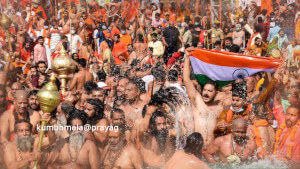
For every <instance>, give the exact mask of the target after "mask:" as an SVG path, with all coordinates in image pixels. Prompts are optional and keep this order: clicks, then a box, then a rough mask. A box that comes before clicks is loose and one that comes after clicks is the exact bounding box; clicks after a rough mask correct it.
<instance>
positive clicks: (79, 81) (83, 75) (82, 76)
mask: <svg viewBox="0 0 300 169" xmlns="http://www.w3.org/2000/svg"><path fill="white" fill-rule="evenodd" d="M78 69H79V72H78V73H76V74H75V76H74V78H73V81H72V83H71V85H70V89H69V90H81V89H82V87H83V86H84V84H85V83H86V82H87V81H92V80H93V74H92V73H91V72H89V71H88V70H86V60H85V59H83V58H81V59H79V64H78Z"/></svg>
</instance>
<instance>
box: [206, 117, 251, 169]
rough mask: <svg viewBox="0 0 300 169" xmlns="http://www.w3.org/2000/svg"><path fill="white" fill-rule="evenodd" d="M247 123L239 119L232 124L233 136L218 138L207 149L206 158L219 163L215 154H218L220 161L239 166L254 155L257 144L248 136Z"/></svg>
mask: <svg viewBox="0 0 300 169" xmlns="http://www.w3.org/2000/svg"><path fill="white" fill-rule="evenodd" d="M246 132H247V121H246V120H245V119H242V118H237V119H235V120H234V121H233V123H232V134H228V135H226V136H221V137H218V138H216V139H215V140H214V141H213V142H212V143H211V144H210V145H209V146H208V148H207V150H206V153H205V158H206V159H207V160H208V161H209V162H211V163H217V161H216V160H215V158H214V154H216V153H217V152H218V156H219V157H220V160H221V161H222V162H225V163H230V164H239V163H240V162H241V161H245V160H247V159H248V158H249V157H251V156H253V155H254V151H255V150H256V144H255V142H254V141H253V140H252V139H249V138H248V137H247V135H246Z"/></svg>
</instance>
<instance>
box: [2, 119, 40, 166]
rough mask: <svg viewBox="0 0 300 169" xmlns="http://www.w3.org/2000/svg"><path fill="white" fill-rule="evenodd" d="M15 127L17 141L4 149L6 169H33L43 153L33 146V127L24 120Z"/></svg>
mask: <svg viewBox="0 0 300 169" xmlns="http://www.w3.org/2000/svg"><path fill="white" fill-rule="evenodd" d="M15 127H16V138H15V141H14V142H9V143H8V144H7V145H6V146H5V149H4V162H5V165H6V168H7V169H16V168H25V167H26V168H27V167H28V168H33V166H34V163H35V161H36V160H38V161H39V160H40V159H41V155H42V153H41V152H40V151H38V150H37V149H36V147H34V146H33V145H34V137H33V135H32V125H31V124H30V122H29V121H27V120H24V119H22V120H20V121H18V122H16V124H15ZM33 147H34V148H33ZM38 168H40V167H38Z"/></svg>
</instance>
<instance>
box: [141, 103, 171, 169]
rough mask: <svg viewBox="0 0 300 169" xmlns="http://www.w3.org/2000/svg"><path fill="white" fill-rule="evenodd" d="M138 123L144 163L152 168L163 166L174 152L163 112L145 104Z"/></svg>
mask: <svg viewBox="0 0 300 169" xmlns="http://www.w3.org/2000/svg"><path fill="white" fill-rule="evenodd" d="M146 110H147V112H146V114H145V117H144V118H143V120H142V121H143V123H142V124H144V125H140V126H141V127H140V130H139V132H140V134H139V136H140V141H141V142H142V145H141V149H140V150H141V153H142V155H143V157H144V161H145V163H146V164H147V165H148V166H150V167H153V168H160V167H163V166H164V165H165V163H166V161H167V160H168V159H169V158H170V156H171V155H172V154H173V153H174V148H175V146H174V145H173V146H172V145H171V142H170V135H169V130H168V128H167V121H166V117H165V115H164V113H163V112H162V111H161V110H159V109H157V107H155V106H147V108H146Z"/></svg>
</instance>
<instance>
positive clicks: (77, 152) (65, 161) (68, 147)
mask: <svg viewBox="0 0 300 169" xmlns="http://www.w3.org/2000/svg"><path fill="white" fill-rule="evenodd" d="M82 114H84V112H83V111H80V110H74V111H72V113H70V116H69V118H68V122H67V125H68V126H77V125H78V126H83V125H85V124H86V119H85V117H83V115H82ZM69 133H70V137H69V138H66V139H61V140H60V141H58V142H57V144H56V145H55V147H54V148H53V149H52V151H51V153H50V154H49V157H48V158H47V161H46V163H45V166H44V168H47V166H52V165H53V166H54V165H58V166H59V168H61V169H69V168H76V169H79V168H91V169H98V168H99V159H100V155H99V151H98V149H97V147H96V145H95V143H94V142H93V141H90V140H88V139H85V132H84V131H83V130H80V129H79V130H77V129H76V130H72V131H69Z"/></svg>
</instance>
